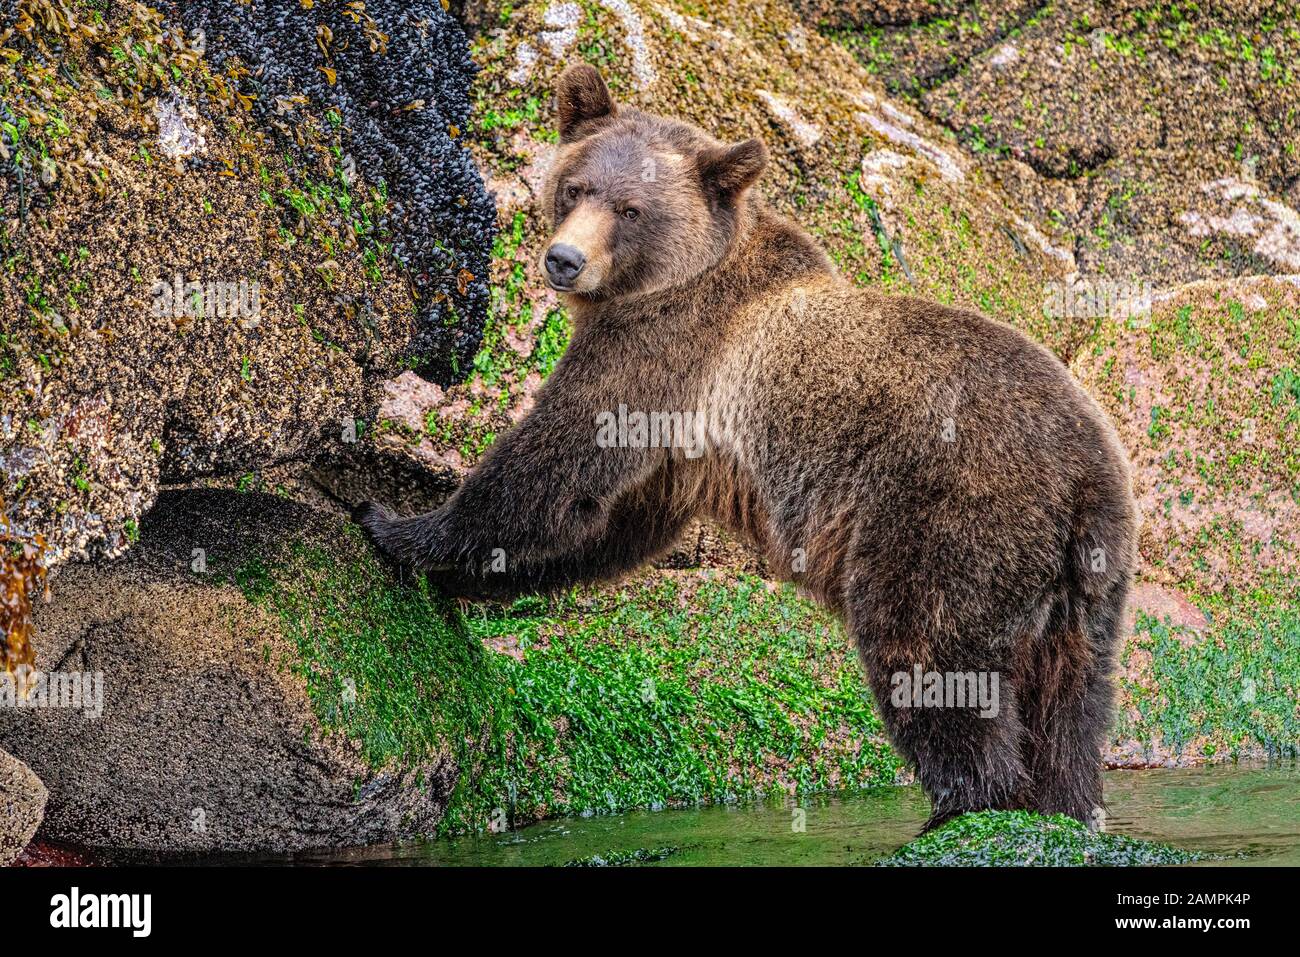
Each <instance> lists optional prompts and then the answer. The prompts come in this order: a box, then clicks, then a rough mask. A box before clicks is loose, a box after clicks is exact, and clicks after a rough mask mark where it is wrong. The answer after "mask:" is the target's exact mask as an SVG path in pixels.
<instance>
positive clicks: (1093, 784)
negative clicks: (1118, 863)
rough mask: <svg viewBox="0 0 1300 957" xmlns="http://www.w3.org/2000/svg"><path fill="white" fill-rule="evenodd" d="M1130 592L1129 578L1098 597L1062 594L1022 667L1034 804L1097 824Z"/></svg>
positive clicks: (1036, 807) (1027, 760)
mask: <svg viewBox="0 0 1300 957" xmlns="http://www.w3.org/2000/svg"><path fill="white" fill-rule="evenodd" d="M1127 593H1128V583H1127V581H1126V580H1125V581H1120V582H1118V583H1116V584H1115V585H1114V586H1112V588H1111V589H1110V590H1109V591H1108V592H1107V593H1106V594H1105V595H1104V596H1102V597H1100V598H1087V597H1084V596H1081V595H1077V594H1076V595H1073V596H1071V597H1070V598H1066V597H1064V596H1062V598H1060V599H1059V600H1058V601H1057V602H1056V605H1055V607H1054V608H1053V611H1052V615H1051V618H1050V620H1049V622H1048V625H1047V628H1046V630H1045V632H1044V634H1043V635H1041V636H1040V637H1039V638H1038V639H1037V640H1036V641H1034V642H1033V646H1032V647H1031V648H1030V649H1029V650H1028V652H1027V653H1026V657H1025V659H1024V662H1023V664H1022V665H1021V667H1019V668H1018V669H1017V671H1018V674H1017V683H1018V684H1019V686H1020V687H1022V688H1024V689H1025V694H1024V695H1023V696H1022V697H1021V699H1020V715H1021V720H1022V722H1023V724H1024V726H1025V732H1026V734H1025V738H1024V743H1025V748H1024V759H1025V766H1026V768H1027V769H1028V771H1029V774H1030V777H1031V779H1032V782H1033V783H1032V788H1031V799H1030V805H1031V807H1032V808H1033V809H1034V810H1036V811H1040V812H1041V813H1044V814H1057V813H1059V814H1067V815H1069V816H1070V817H1073V818H1075V819H1076V820H1079V821H1082V822H1083V823H1085V824H1088V825H1089V826H1090V827H1094V828H1095V827H1096V826H1097V824H1098V815H1100V814H1101V813H1102V811H1103V808H1104V805H1103V802H1102V781H1101V770H1102V766H1101V749H1102V746H1103V745H1104V743H1105V737H1106V732H1107V730H1108V728H1109V725H1110V720H1111V716H1112V714H1113V713H1114V707H1115V705H1114V698H1115V684H1114V676H1113V670H1114V665H1115V655H1116V652H1117V649H1118V646H1119V641H1120V628H1121V627H1122V623H1123V618H1124V606H1125V602H1126V600H1127Z"/></svg>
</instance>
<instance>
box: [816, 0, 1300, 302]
mask: <svg viewBox="0 0 1300 957" xmlns="http://www.w3.org/2000/svg"><path fill="white" fill-rule="evenodd" d="M853 7H854V5H849V7H848V10H849V11H852V10H853ZM1297 13H1300V7H1297V5H1296V4H1295V3H1293V2H1285V3H1270V4H1259V3H1250V2H1233V3H1222V4H1216V5H1214V6H1213V7H1211V6H1208V5H1204V4H1199V5H1198V4H1184V3H1149V2H1145V0H1121V2H1105V3H1099V2H1096V0H1058V2H1054V3H1050V4H1042V3H1035V2H1027V0H968V2H962V3H955V4H951V5H949V9H946V10H943V11H936V13H935V14H933V15H929V16H925V17H923V18H921V19H920V20H919V22H911V23H904V24H886V25H881V24H879V23H873V22H872V21H871V19H870V18H867V17H858V18H857V19H856V22H849V23H846V22H845V20H846V19H848V20H851V17H844V16H841V17H838V18H830V19H826V18H822V19H821V20H819V22H820V23H822V24H824V25H825V27H826V28H827V29H828V30H829V31H830V32H831V35H833V36H834V37H835V38H836V39H837V40H839V41H841V42H843V43H845V45H846V46H847V47H848V48H850V49H852V50H853V51H854V53H855V55H857V56H858V58H859V59H860V60H861V62H862V63H863V64H864V66H866V67H867V69H869V70H871V71H872V73H874V74H876V75H878V76H880V77H881V79H882V80H884V81H885V82H886V84H887V85H888V87H889V88H890V90H891V91H892V92H897V93H898V94H900V95H903V96H906V97H908V98H909V99H910V100H911V101H912V102H913V103H914V104H915V106H916V108H917V109H918V110H920V111H921V112H923V113H924V114H925V115H926V116H927V117H928V118H929V119H930V120H932V121H934V122H935V123H937V124H939V125H940V126H942V127H944V128H946V129H948V130H950V131H951V132H952V133H953V134H955V135H956V136H957V137H958V138H959V139H960V141H961V143H962V144H963V146H964V147H965V148H966V151H967V152H968V154H969V155H970V156H971V158H972V159H973V161H975V162H976V163H978V164H979V165H980V166H981V167H983V168H984V169H985V170H987V171H988V172H989V173H991V175H992V176H993V177H994V178H995V179H996V180H997V181H998V182H999V183H1000V184H1001V185H1002V186H1003V188H1005V189H1006V190H1007V191H1008V192H1009V193H1011V194H1012V195H1014V196H1016V197H1017V198H1018V199H1019V200H1020V201H1022V202H1024V203H1025V204H1026V205H1027V206H1028V207H1030V208H1031V209H1033V210H1034V211H1035V213H1036V214H1037V215H1038V216H1039V217H1040V218H1041V217H1050V218H1051V219H1052V220H1053V221H1054V222H1055V223H1056V225H1057V226H1058V228H1059V229H1060V231H1061V233H1063V234H1064V235H1065V236H1067V237H1068V238H1066V239H1064V240H1063V245H1066V246H1068V247H1070V248H1072V250H1073V252H1074V254H1075V256H1076V257H1077V261H1078V264H1079V271H1080V273H1081V274H1083V275H1085V276H1092V277H1094V278H1105V279H1117V280H1120V281H1126V280H1132V279H1135V278H1139V277H1142V278H1145V279H1147V280H1149V281H1151V282H1152V283H1153V284H1156V285H1159V286H1170V285H1173V284H1174V283H1176V282H1185V281H1188V280H1193V279H1201V278H1210V277H1219V278H1223V277H1228V276H1240V275H1250V274H1254V273H1288V272H1295V271H1296V270H1297V268H1300V226H1298V224H1300V220H1298V219H1297V214H1296V208H1297V205H1298V204H1300V158H1298V157H1297V155H1296V152H1295V147H1294V144H1295V140H1296V135H1297V133H1298V132H1300V112H1298V111H1297V107H1298V106H1300V94H1298V93H1297V89H1298V87H1297V84H1296V75H1295V67H1294V64H1295V59H1296V56H1297V53H1300V29H1297V27H1296V18H1297Z"/></svg>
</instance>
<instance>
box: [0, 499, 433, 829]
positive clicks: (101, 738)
mask: <svg viewBox="0 0 1300 957" xmlns="http://www.w3.org/2000/svg"><path fill="white" fill-rule="evenodd" d="M289 541H292V542H294V543H295V545H296V547H298V548H311V547H315V548H324V549H330V554H331V555H333V556H335V559H334V560H337V561H340V562H342V561H346V560H355V559H356V557H357V554H358V549H359V547H360V546H359V544H358V543H357V542H356V541H354V540H353V539H350V538H348V536H346V535H344V534H343V533H342V532H341V531H340V528H339V522H338V520H337V519H331V518H330V517H328V516H326V515H324V514H322V513H318V512H314V511H313V510H311V509H309V508H306V507H304V506H300V505H294V504H293V503H289V502H284V501H281V500H277V499H268V498H267V497H264V496H257V495H239V494H237V493H221V492H213V493H207V492H198V493H182V494H180V495H169V496H164V498H163V500H162V503H161V504H160V505H159V506H158V507H157V508H155V509H154V510H152V511H151V512H150V513H149V516H148V517H147V518H146V520H145V523H144V528H143V537H142V540H141V543H140V546H139V548H137V549H134V550H133V551H132V552H131V553H130V556H129V557H128V558H126V559H123V560H120V561H117V562H113V563H105V564H100V565H85V564H73V565H68V566H65V567H64V568H63V569H62V570H61V571H60V572H59V574H58V581H57V587H56V590H55V595H56V600H55V601H54V602H52V603H51V604H50V605H48V606H43V607H42V608H40V609H39V611H38V616H37V617H38V622H37V623H38V638H37V641H36V648H37V657H36V664H37V667H38V668H39V669H40V672H39V674H42V675H45V676H46V677H45V678H44V681H45V684H46V686H47V688H48V689H50V690H48V691H46V692H44V693H43V694H44V696H43V697H42V696H41V694H42V693H41V692H40V686H37V689H36V691H35V692H34V694H33V695H32V696H31V697H29V701H28V704H29V706H27V707H16V708H6V709H3V710H0V741H3V742H4V746H5V747H6V748H9V749H10V750H12V751H13V752H14V753H15V754H17V755H20V756H21V757H22V759H23V760H24V761H26V762H27V764H29V765H31V766H32V767H33V768H35V769H37V772H38V773H39V774H40V775H41V776H42V778H43V779H44V780H45V781H46V782H47V784H48V786H49V788H50V802H49V808H48V812H47V816H46V821H45V829H44V832H43V833H44V835H45V836H46V837H47V838H49V839H52V840H55V841H64V842H70V843H75V844H79V845H90V846H103V847H112V848H128V849H142V850H155V851H162V850H166V851H169V852H173V853H175V852H185V851H196V852H197V851H212V850H218V849H219V850H294V849H299V848H307V847H319V846H331V847H340V846H350V845H359V844H369V843H376V842H381V841H387V840H395V839H398V838H401V837H405V836H411V835H416V834H425V833H429V832H431V831H432V830H433V829H434V827H435V825H436V824H437V822H438V820H439V817H440V816H441V814H442V811H443V808H444V807H445V805H446V801H447V796H448V794H449V792H450V787H451V783H450V782H451V781H452V780H453V779H454V776H455V765H454V763H452V762H450V761H448V760H447V759H446V757H445V755H444V754H442V753H440V752H439V751H437V750H436V749H435V748H430V749H428V750H426V751H425V752H422V753H419V754H415V753H412V754H409V755H407V756H406V758H405V759H394V760H388V761H383V762H373V763H372V762H369V761H367V759H366V756H365V755H363V754H362V749H361V747H360V746H359V744H358V743H357V741H356V740H355V739H353V738H350V737H349V736H348V735H347V734H346V733H328V732H327V731H326V730H324V729H323V728H322V723H321V719H320V716H319V715H320V714H321V713H322V712H333V713H336V714H343V713H346V712H350V711H351V710H352V709H354V708H357V709H360V708H364V707H365V706H366V704H367V700H368V697H367V696H368V695H371V694H372V693H374V691H373V689H368V688H366V687H365V683H364V681H363V680H362V679H361V676H359V675H358V676H357V683H350V682H349V681H347V680H342V681H339V682H335V683H331V684H330V685H329V687H328V689H327V690H326V689H324V688H323V687H322V686H321V685H320V680H319V679H320V675H319V672H318V671H317V670H315V669H316V668H318V667H319V665H318V663H317V664H315V665H307V664H304V660H305V658H304V655H303V653H302V649H300V648H299V647H297V646H296V644H295V643H294V641H293V640H292V638H291V637H290V634H291V632H288V631H287V630H286V629H285V628H284V627H283V626H282V625H283V623H282V622H281V621H280V619H279V618H278V617H277V616H276V615H275V614H274V613H273V612H271V611H270V610H268V609H267V608H266V607H264V606H259V605H257V604H255V603H253V602H252V601H250V600H249V598H248V596H247V593H246V592H245V591H244V590H242V589H241V588H240V586H239V584H238V583H237V580H236V579H237V578H238V577H239V576H244V575H246V576H255V575H256V574H258V571H257V570H258V569H261V568H264V567H268V566H269V565H274V564H275V563H277V562H280V561H283V560H284V558H285V556H286V555H287V552H288V544H287V543H288V542H289ZM393 587H395V586H393ZM307 660H309V659H307ZM58 682H63V684H62V687H64V688H70V689H72V691H71V693H67V692H65V693H64V694H63V695H62V696H61V697H60V696H59V695H56V694H55V693H54V692H53V690H52V689H54V688H55V687H58V686H59V684H58ZM358 683H360V685H361V687H360V688H358ZM36 704H43V705H44V706H43V707H36V706H35V705H36Z"/></svg>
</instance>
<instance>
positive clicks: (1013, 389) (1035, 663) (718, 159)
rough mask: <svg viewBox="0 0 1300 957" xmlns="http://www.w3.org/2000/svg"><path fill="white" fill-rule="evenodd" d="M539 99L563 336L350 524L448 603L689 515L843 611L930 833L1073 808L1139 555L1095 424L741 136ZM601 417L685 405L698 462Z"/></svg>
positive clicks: (649, 543)
mask: <svg viewBox="0 0 1300 957" xmlns="http://www.w3.org/2000/svg"><path fill="white" fill-rule="evenodd" d="M559 112H560V134H561V147H560V150H559V156H558V158H557V161H556V163H555V165H554V167H553V170H554V172H553V178H552V181H551V184H550V187H549V191H548V194H547V202H548V204H549V205H550V206H551V208H552V209H553V211H554V215H555V222H556V227H557V233H556V239H555V241H554V242H553V243H552V244H551V245H550V246H549V247H548V251H547V254H549V253H550V252H553V251H554V250H555V249H556V248H557V247H558V246H560V245H567V246H568V247H569V249H568V254H570V255H571V256H577V257H578V258H579V259H583V260H585V263H586V265H584V266H583V267H582V269H581V271H580V272H578V274H577V277H576V279H572V280H571V281H569V280H568V279H566V281H565V283H564V284H563V285H562V288H565V289H567V290H569V291H567V292H566V293H565V295H566V301H567V304H568V306H569V310H570V314H571V315H572V317H573V320H574V335H573V339H572V342H571V343H570V345H569V348H568V350H567V352H566V353H565V355H564V357H563V358H562V360H561V361H560V363H559V364H558V365H557V366H556V369H555V371H554V373H553V374H552V376H551V378H550V380H549V381H548V382H547V383H546V385H545V387H544V388H543V389H542V390H541V393H540V394H539V396H538V400H537V403H536V405H535V407H534V409H533V410H532V412H531V413H530V414H529V415H528V417H527V418H526V419H525V420H524V421H523V422H521V423H520V424H519V425H518V426H517V427H515V428H514V429H513V430H511V431H510V432H509V433H507V434H506V435H505V436H504V437H503V438H502V439H500V440H499V441H498V442H497V443H496V445H495V446H493V448H492V449H491V450H490V451H489V453H488V454H487V455H486V456H485V457H484V459H483V461H482V462H481V463H480V464H479V465H478V467H477V468H476V469H474V471H473V472H472V473H471V474H470V475H469V477H468V478H467V479H466V481H465V483H464V485H463V486H462V487H461V488H460V489H459V491H457V492H456V494H455V495H454V496H453V497H452V498H451V499H450V501H448V502H447V504H446V505H444V506H443V507H442V508H440V509H438V510H437V511H434V512H431V513H429V514H427V515H422V516H418V517H414V518H399V517H396V516H394V515H392V514H391V513H389V512H388V511H387V510H385V509H383V508H380V507H377V506H367V507H364V508H363V510H362V512H361V514H360V516H359V518H360V520H361V521H362V523H363V524H364V526H365V527H366V528H367V530H368V531H369V533H370V534H371V535H372V536H373V538H374V540H375V541H376V542H377V544H378V545H379V546H380V547H381V548H382V549H383V550H384V551H386V552H388V553H389V554H390V555H391V556H393V557H394V558H395V559H396V560H398V561H400V562H402V563H405V564H407V565H410V566H413V567H415V568H419V569H422V570H427V571H433V572H435V573H436V574H435V581H437V582H438V583H440V584H441V585H442V586H443V587H444V588H445V589H447V590H448V591H450V592H453V593H460V594H470V595H480V596H494V597H506V596H510V595H514V594H517V593H520V592H528V591H534V590H540V589H551V588H557V587H562V586H565V585H568V584H570V583H573V582H578V581H591V580H597V579H609V578H615V577H617V576H620V575H623V574H625V573H626V572H628V571H630V570H632V569H634V568H636V567H637V566H639V565H641V564H642V563H644V562H646V561H648V560H650V559H652V558H654V557H655V556H656V555H658V554H660V553H661V552H663V551H664V550H665V549H667V548H668V546H669V545H670V544H671V543H672V542H673V539H674V537H675V536H676V535H677V534H678V532H679V531H680V530H681V528H682V527H683V525H684V524H685V523H686V522H687V521H688V520H689V519H691V518H692V517H694V516H697V515H701V514H702V515H708V516H710V517H712V518H713V519H715V520H717V521H718V522H720V523H721V524H723V525H725V526H727V527H728V528H730V529H733V530H735V531H737V532H739V533H743V534H745V535H747V536H749V537H750V538H751V539H752V540H753V541H754V542H755V543H756V544H757V546H758V547H759V548H760V549H761V550H762V551H763V552H764V554H765V555H766V557H767V559H768V561H769V563H770V565H771V567H772V568H774V569H777V570H779V571H781V572H782V573H783V574H784V575H786V576H787V577H789V578H790V579H792V580H794V581H796V582H799V583H800V584H801V585H803V586H804V587H805V588H806V589H807V590H808V591H809V592H811V593H812V594H813V595H815V596H816V597H817V598H818V599H819V600H820V601H822V602H823V603H825V604H826V605H827V606H828V607H830V608H832V609H834V610H835V611H836V612H838V613H839V614H840V615H842V616H843V618H844V620H845V622H846V625H847V627H848V629H849V631H850V633H851V634H852V635H853V637H854V639H855V640H856V642H857V645H858V648H859V650H860V652H861V657H862V660H863V662H864V664H865V667H866V670H867V673H868V675H869V677H870V681H871V685H872V688H873V689H874V692H875V696H876V699H877V702H878V704H879V706H880V709H881V711H882V713H883V714H884V718H885V721H886V723H887V726H888V728H889V731H890V734H891V736H892V738H893V740H894V743H895V744H896V745H897V747H898V748H899V750H900V751H901V752H902V753H903V754H904V755H905V756H906V757H907V758H908V759H909V760H910V761H911V762H912V763H913V764H914V765H915V766H916V768H917V772H918V775H919V777H920V780H921V783H922V784H923V785H924V787H925V790H926V791H927V793H928V794H929V796H930V798H931V801H932V804H933V814H932V816H931V819H930V822H929V825H928V826H934V825H937V824H939V823H941V822H943V821H945V820H947V819H948V818H950V817H952V816H954V815H956V814H959V813H962V812H964V811H971V810H978V809H983V808H1032V809H1037V810H1040V811H1045V812H1055V811H1060V812H1064V813H1066V814H1070V815H1073V816H1074V817H1076V818H1080V819H1082V820H1089V819H1090V817H1091V815H1092V814H1093V813H1094V809H1095V808H1097V807H1099V806H1100V805H1101V800H1102V796H1101V774H1100V759H1099V754H1098V749H1099V746H1100V744H1101V741H1102V738H1103V735H1104V733H1105V729H1106V727H1107V723H1108V721H1109V719H1110V716H1111V712H1112V709H1113V704H1112V686H1111V676H1110V672H1111V670H1112V666H1113V663H1114V656H1115V650H1116V644H1117V641H1118V637H1119V631H1118V630H1119V627H1120V621H1121V617H1122V611H1123V608H1124V603H1125V596H1126V593H1127V590H1128V587H1129V580H1130V577H1131V571H1132V567H1133V562H1134V535H1135V511H1134V506H1133V502H1132V499H1131V494H1130V490H1129V476H1128V467H1127V464H1126V461H1125V456H1124V454H1123V452H1122V450H1121V448H1120V445H1119V443H1118V441H1117V439H1116V437H1115V434H1114V431H1113V430H1112V428H1111V426H1110V425H1109V423H1107V422H1106V420H1105V419H1104V417H1103V416H1102V414H1101V413H1100V412H1099V411H1098V409H1097V407H1096V406H1095V405H1094V404H1093V402H1092V401H1091V400H1090V399H1089V398H1088V397H1087V395H1085V394H1084V392H1083V391H1082V390H1081V389H1080V388H1079V387H1078V386H1077V385H1076V384H1075V383H1074V382H1073V381H1072V379H1071V378H1070V376H1069V374H1068V372H1067V371H1066V370H1065V368H1064V367H1063V366H1062V365H1061V363H1060V362H1059V361H1058V360H1057V359H1056V358H1055V357H1054V356H1052V355H1051V354H1050V353H1049V352H1047V351H1046V350H1045V349H1043V348H1041V347H1040V346H1038V345H1036V344H1034V343H1033V342H1031V341H1029V340H1028V339H1026V338H1025V337H1024V336H1023V335H1021V334H1020V333H1019V332H1016V331H1015V330H1013V329H1011V328H1009V327H1007V326H1005V325H1001V324H999V323H996V322H992V321H990V320H988V319H985V318H983V317H982V316H980V315H977V314H976V313H973V312H968V311H965V310H962V309H954V308H949V307H946V306H941V305H936V304H935V303H931V302H924V301H921V300H918V299H911V298H905V297H901V296H884V295H880V294H879V293H876V292H873V291H870V290H865V289H858V288H855V287H853V286H851V285H849V284H847V283H845V282H843V281H842V280H841V279H840V278H838V277H837V276H836V275H835V273H834V270H833V268H832V266H831V264H830V262H829V260H828V259H827V257H826V254H825V253H824V252H823V251H822V250H821V249H820V248H819V247H818V246H817V245H816V243H815V242H814V241H813V240H812V239H811V238H810V237H809V236H808V235H807V234H806V233H804V232H803V231H802V230H800V229H799V228H798V227H797V226H795V225H793V224H792V223H790V222H788V221H786V220H784V219H782V218H780V217H778V216H776V215H775V214H774V213H773V212H771V211H770V210H769V209H768V208H767V207H766V206H765V205H764V204H763V202H762V201H761V200H760V199H759V198H758V196H757V195H756V194H755V193H754V191H752V190H750V189H749V187H750V186H751V185H752V184H753V182H754V181H755V179H756V178H757V177H758V175H759V173H760V172H761V170H762V167H763V164H764V162H765V159H766V155H765V152H764V150H763V147H762V145H761V144H759V143H758V142H757V141H753V140H751V141H748V142H746V143H742V144H739V145H737V146H727V145H725V144H722V143H719V142H717V141H716V140H714V139H712V138H711V137H709V136H707V135H706V134H704V133H702V132H701V131H700V130H698V129H696V128H694V127H691V126H688V125H686V124H684V123H680V122H676V121H673V120H668V119H663V118H660V117H655V116H650V115H648V114H646V113H643V112H640V111H638V110H635V109H630V108H625V107H621V106H617V105H615V104H614V103H613V101H612V100H611V99H610V96H609V93H608V90H607V89H606V88H605V84H604V83H603V81H602V80H601V79H600V76H599V75H598V74H597V73H596V71H595V70H593V69H591V68H590V67H575V68H572V69H570V70H569V71H568V72H566V73H565V75H564V77H563V78H562V80H561V85H560V91H559ZM629 210H633V211H634V212H632V213H629V212H628V211H629ZM547 254H544V256H543V269H544V270H546V269H547V268H548V266H547V259H546V255H547ZM574 261H575V262H576V261H577V260H576V259H575V260H574ZM570 278H571V277H570ZM620 406H624V407H625V408H626V409H628V410H634V411H635V410H641V411H644V412H656V411H659V412H668V413H672V412H678V413H680V412H692V413H697V414H698V415H700V416H701V417H702V419H703V420H704V421H706V422H707V423H708V429H707V441H706V442H705V443H704V447H703V450H702V451H703V454H695V453H693V452H692V451H691V450H690V449H689V448H680V447H679V448H662V447H657V448H656V447H622V446H619V447H608V443H605V444H601V443H598V442H597V440H596V436H597V426H598V423H599V421H600V420H599V418H598V417H599V416H600V415H601V414H602V413H610V412H615V411H616V410H618V409H619V407H620ZM627 444H628V446H637V445H641V446H644V445H646V444H647V443H645V442H640V443H638V442H629V443H627ZM698 451H699V450H696V452H698ZM917 665H919V666H921V668H922V670H923V671H933V672H940V673H958V672H960V673H967V672H988V673H991V674H992V673H996V674H997V676H998V678H999V690H1000V708H999V710H998V713H997V715H996V716H995V717H982V716H981V714H980V711H979V709H977V708H973V707H952V706H948V707H900V706H896V705H895V703H893V702H892V701H891V695H892V693H893V690H894V685H895V682H896V681H897V680H898V679H897V676H898V675H900V674H912V673H913V669H914V666H917Z"/></svg>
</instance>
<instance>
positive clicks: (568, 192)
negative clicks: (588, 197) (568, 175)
mask: <svg viewBox="0 0 1300 957" xmlns="http://www.w3.org/2000/svg"><path fill="white" fill-rule="evenodd" d="M580 192H582V190H580V189H578V187H576V186H570V187H568V188H566V189H565V191H564V195H565V196H567V197H569V199H577V198H578V194H579V193H580Z"/></svg>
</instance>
